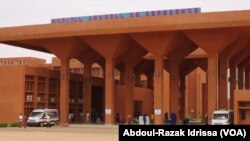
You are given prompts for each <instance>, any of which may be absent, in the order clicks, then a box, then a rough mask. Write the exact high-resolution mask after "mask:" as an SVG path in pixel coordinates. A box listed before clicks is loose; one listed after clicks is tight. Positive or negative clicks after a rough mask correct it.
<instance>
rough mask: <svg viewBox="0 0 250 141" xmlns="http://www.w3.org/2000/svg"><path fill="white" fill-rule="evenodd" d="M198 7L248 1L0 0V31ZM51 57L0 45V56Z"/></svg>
mask: <svg viewBox="0 0 250 141" xmlns="http://www.w3.org/2000/svg"><path fill="white" fill-rule="evenodd" d="M190 7H200V8H201V11H202V12H213V11H232V10H248V9H249V10H250V0H0V28H1V27H9V26H20V25H32V24H46V23H50V19H51V18H62V17H77V16H87V15H97V14H110V13H122V12H136V11H149V10H167V9H176V8H190ZM18 56H22V57H23V56H33V57H39V58H45V59H47V61H48V62H50V58H51V56H52V55H51V54H45V53H40V52H36V51H29V50H26V49H21V48H17V47H10V46H6V45H1V44H0V57H1V58H2V57H18Z"/></svg>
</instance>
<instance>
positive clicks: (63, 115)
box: [60, 59, 69, 126]
mask: <svg viewBox="0 0 250 141" xmlns="http://www.w3.org/2000/svg"><path fill="white" fill-rule="evenodd" d="M60 77H61V78H60V124H61V125H63V126H64V125H66V126H67V125H68V115H69V60H68V59H61V72H60Z"/></svg>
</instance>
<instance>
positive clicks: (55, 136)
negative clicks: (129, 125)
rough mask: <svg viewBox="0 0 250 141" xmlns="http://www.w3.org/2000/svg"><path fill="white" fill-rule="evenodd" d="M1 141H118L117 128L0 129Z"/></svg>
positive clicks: (101, 126) (95, 126) (103, 126)
mask: <svg viewBox="0 0 250 141" xmlns="http://www.w3.org/2000/svg"><path fill="white" fill-rule="evenodd" d="M0 140H1V141H118V126H113V125H70V126H69V127H52V128H50V129H49V128H45V127H28V128H26V129H24V128H16V127H8V128H0Z"/></svg>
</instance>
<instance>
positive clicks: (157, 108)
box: [154, 56, 164, 124]
mask: <svg viewBox="0 0 250 141" xmlns="http://www.w3.org/2000/svg"><path fill="white" fill-rule="evenodd" d="M163 63H164V62H163V56H155V73H154V113H155V121H154V123H155V124H162V123H163V117H162V115H163V114H164V113H162V94H163V68H164V64H163Z"/></svg>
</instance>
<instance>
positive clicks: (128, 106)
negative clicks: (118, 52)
mask: <svg viewBox="0 0 250 141" xmlns="http://www.w3.org/2000/svg"><path fill="white" fill-rule="evenodd" d="M133 81H134V80H133V67H132V66H130V65H128V64H126V70H125V85H126V96H125V120H126V122H127V121H128V116H130V117H131V119H133V117H134V116H133V115H134V112H133V110H134V106H133V104H134V100H133V96H134V82H133Z"/></svg>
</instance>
